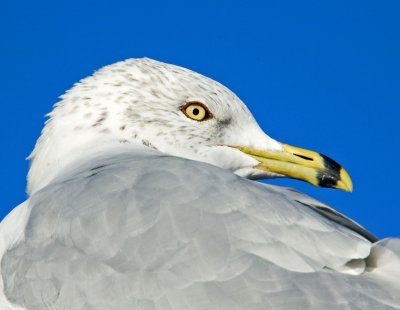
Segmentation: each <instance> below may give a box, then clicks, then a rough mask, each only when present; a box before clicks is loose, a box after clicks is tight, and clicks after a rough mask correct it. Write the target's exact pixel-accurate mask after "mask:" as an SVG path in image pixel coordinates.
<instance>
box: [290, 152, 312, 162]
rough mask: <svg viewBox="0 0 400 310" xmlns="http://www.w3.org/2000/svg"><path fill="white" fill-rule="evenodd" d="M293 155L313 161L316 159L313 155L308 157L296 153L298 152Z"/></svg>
mask: <svg viewBox="0 0 400 310" xmlns="http://www.w3.org/2000/svg"><path fill="white" fill-rule="evenodd" d="M293 155H296V156H297V157H300V158H303V159H305V160H311V161H313V160H314V159H312V158H311V157H307V156H304V155H300V154H296V153H294V154H293Z"/></svg>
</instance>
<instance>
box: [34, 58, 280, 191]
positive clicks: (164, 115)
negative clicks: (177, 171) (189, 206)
mask: <svg viewBox="0 0 400 310" xmlns="http://www.w3.org/2000/svg"><path fill="white" fill-rule="evenodd" d="M188 102H199V103H201V104H203V105H204V106H205V107H206V108H207V109H208V111H209V112H210V113H212V116H213V117H212V118H210V119H208V120H207V121H204V122H198V121H196V120H193V119H190V118H188V117H187V116H185V115H184V113H182V111H181V108H182V107H183V106H184V105H185V104H187V103H188ZM49 116H50V119H49V121H48V122H47V123H46V126H45V128H44V129H43V132H42V135H41V137H40V139H39V140H38V142H37V144H36V147H35V149H34V151H33V152H32V154H31V156H30V157H29V159H30V160H31V169H30V171H29V176H28V192H29V193H31V192H33V191H35V190H36V189H38V188H40V187H42V186H43V185H45V184H46V183H47V182H48V181H49V180H51V179H52V178H53V177H54V176H55V175H56V173H57V171H59V170H60V169H61V168H63V167H64V166H65V165H67V164H68V163H69V162H71V161H73V160H76V159H77V158H78V157H79V156H82V155H84V153H85V150H86V149H88V148H90V146H91V145H93V146H94V145H99V144H102V143H103V144H104V145H106V144H107V145H110V143H140V144H143V145H145V146H148V147H152V148H155V149H157V150H159V151H161V152H166V153H169V154H172V155H176V156H182V157H187V158H190V159H196V160H201V161H206V162H210V163H212V164H216V165H220V166H222V167H224V168H227V169H232V170H236V169H238V168H241V166H242V164H240V161H238V160H235V158H236V157H238V156H239V157H242V156H243V155H241V154H240V152H237V151H236V150H231V149H229V148H227V147H221V145H235V144H237V143H238V142H239V139H238V137H239V136H240V137H242V140H246V141H247V143H248V145H249V146H253V147H261V148H262V147H264V148H268V147H270V148H279V144H277V143H275V141H274V140H272V139H269V138H268V137H267V136H266V135H265V134H264V133H263V132H262V131H261V130H260V128H259V127H258V125H257V123H256V121H255V120H254V118H253V116H252V115H251V113H250V112H249V111H248V109H247V108H246V106H245V105H244V104H243V103H242V102H241V100H240V99H239V98H238V97H237V96H236V95H235V94H234V93H232V92H231V91H230V90H229V89H227V88H226V87H224V86H223V85H221V84H220V83H218V82H215V81H213V80H211V79H209V78H207V77H205V76H202V75H200V74H198V73H195V72H193V71H190V70H188V69H184V68H181V67H178V66H174V65H169V64H165V63H162V62H158V61H154V60H151V59H147V58H144V59H129V60H126V61H122V62H118V63H115V64H113V65H110V66H106V67H104V68H102V69H101V70H99V71H97V72H96V73H95V74H94V75H93V76H90V77H88V78H86V79H83V80H81V81H80V82H79V83H77V84H75V85H74V87H73V88H72V89H71V90H69V91H68V92H67V93H66V94H64V95H63V96H62V97H61V101H60V102H58V103H57V104H56V105H55V106H54V109H53V111H52V112H51V113H50V114H49ZM225 152H232V153H237V154H236V156H234V157H233V158H232V159H231V160H229V161H226V162H225V161H222V160H221V159H219V158H221V156H220V155H222V153H225ZM248 162H254V159H251V158H250V157H248V159H247V163H248Z"/></svg>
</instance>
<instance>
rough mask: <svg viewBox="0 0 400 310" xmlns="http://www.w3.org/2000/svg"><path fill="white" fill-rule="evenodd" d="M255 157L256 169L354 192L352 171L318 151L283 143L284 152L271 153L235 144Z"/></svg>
mask: <svg viewBox="0 0 400 310" xmlns="http://www.w3.org/2000/svg"><path fill="white" fill-rule="evenodd" d="M234 148H236V149H239V150H240V151H241V152H243V153H245V154H247V155H249V156H251V157H253V158H254V159H256V160H257V161H258V162H259V164H258V165H257V166H255V167H254V168H256V169H260V170H263V171H268V172H272V173H274V174H277V175H280V176H283V177H288V178H293V179H298V180H302V181H305V182H308V183H311V184H313V185H315V186H319V187H329V188H336V189H341V190H344V191H347V192H352V191H353V184H352V182H351V179H350V176H349V174H348V173H347V172H346V170H344V169H343V168H342V167H341V166H340V165H339V164H338V163H337V162H335V161H334V160H332V159H330V158H329V157H327V156H325V155H322V154H320V153H317V152H313V151H309V150H304V149H301V148H298V147H294V146H290V145H287V144H283V150H282V151H275V152H268V151H260V150H257V149H253V148H249V147H243V146H234Z"/></svg>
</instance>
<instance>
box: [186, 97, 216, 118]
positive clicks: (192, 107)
mask: <svg viewBox="0 0 400 310" xmlns="http://www.w3.org/2000/svg"><path fill="white" fill-rule="evenodd" d="M181 111H182V112H183V113H184V114H185V115H186V116H187V117H189V118H191V119H193V120H195V121H199V122H200V121H204V120H206V119H209V118H211V117H212V114H211V113H210V111H209V110H208V109H207V107H206V106H205V105H204V104H202V103H201V102H197V101H196V102H188V103H187V104H185V105H184V106H183V107H182V109H181Z"/></svg>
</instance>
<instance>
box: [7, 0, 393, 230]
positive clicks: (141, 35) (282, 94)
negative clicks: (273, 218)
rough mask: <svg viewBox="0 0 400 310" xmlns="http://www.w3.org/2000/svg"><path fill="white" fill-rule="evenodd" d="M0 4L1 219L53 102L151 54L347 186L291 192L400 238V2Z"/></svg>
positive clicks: (20, 188) (17, 196)
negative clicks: (200, 80) (209, 87)
mask: <svg viewBox="0 0 400 310" xmlns="http://www.w3.org/2000/svg"><path fill="white" fill-rule="evenodd" d="M1 6H2V7H1V8H0V12H1V13H0V15H1V16H0V29H1V30H0V31H1V37H2V40H1V50H0V53H1V57H0V65H1V68H2V72H1V73H2V74H1V76H0V81H1V83H0V84H1V85H0V89H1V97H0V98H1V99H0V100H1V106H2V110H3V113H4V114H3V117H2V122H1V125H0V126H1V129H2V130H1V135H2V137H1V139H2V141H3V150H2V152H1V153H0V154H1V162H2V164H3V168H2V178H1V179H0V182H1V186H0V187H1V191H0V195H1V196H0V197H1V200H2V204H1V207H0V218H3V217H4V216H5V215H6V214H7V213H8V212H9V211H10V210H11V209H12V208H13V207H14V206H16V205H17V204H19V203H21V202H22V201H23V200H24V199H25V198H26V195H25V184H26V182H25V176H26V173H27V169H28V163H27V162H26V161H25V160H24V159H25V158H26V157H27V156H28V155H29V153H30V151H31V150H32V148H33V146H34V143H35V141H36V139H37V137H38V136H39V133H40V130H41V128H42V125H43V122H44V120H45V118H44V117H43V116H44V115H45V114H46V113H47V112H49V111H50V110H51V106H52V105H53V104H54V103H55V102H57V97H58V96H59V95H61V94H62V93H63V92H64V91H65V90H67V89H69V88H70V87H71V86H72V85H73V83H74V82H76V81H78V80H79V79H81V78H83V77H85V76H87V75H90V74H91V73H92V72H93V71H94V70H96V69H98V68H100V67H102V66H103V65H106V64H110V63H113V62H116V61H119V60H123V59H126V58H132V57H143V56H147V57H151V58H155V59H157V60H161V61H165V62H169V63H174V64H177V65H181V66H184V67H187V68H190V69H193V70H195V71H198V72H200V73H203V74H205V75H207V76H210V77H212V78H214V79H216V80H218V81H220V82H221V83H223V84H225V85H226V86H228V87H229V88H230V89H232V90H233V91H234V92H235V93H237V94H238V95H239V97H241V98H242V100H243V101H244V102H245V103H246V104H247V105H248V107H249V108H250V110H251V111H252V112H253V114H254V115H255V117H256V119H257V120H258V121H259V123H260V125H261V127H262V128H263V129H264V130H265V131H266V132H267V134H269V135H270V136H272V137H273V138H275V139H277V140H280V141H283V142H286V143H289V144H292V145H296V146H301V147H304V148H309V149H313V150H316V151H319V152H322V153H324V154H326V155H329V156H330V157H332V158H334V159H335V160H337V161H338V162H340V163H341V164H342V165H343V166H344V167H345V168H346V169H347V170H348V172H349V173H350V175H351V176H352V178H353V182H354V187H355V190H354V193H352V194H349V193H345V192H339V191H334V190H326V189H325V190H324V189H317V188H313V187H312V186H310V185H308V184H305V183H302V182H298V181H292V180H278V181H273V182H272V183H274V184H279V185H285V186H291V187H295V188H297V189H299V190H301V191H303V192H306V193H307V194H309V195H311V196H313V197H315V198H317V199H319V200H322V201H324V202H326V203H328V204H330V205H331V206H333V207H335V208H336V209H338V210H340V211H341V212H343V213H344V214H346V215H348V216H350V217H352V218H353V219H355V220H356V221H358V222H359V223H361V224H362V225H363V226H365V227H366V228H368V229H369V230H370V231H372V232H373V233H375V234H376V235H377V236H378V237H386V236H394V235H397V236H399V235H400V226H399V224H398V223H399V218H400V203H399V201H398V199H397V193H398V192H399V189H398V187H399V184H398V180H399V177H400V176H399V175H400V164H399V159H398V157H399V154H400V141H399V139H398V136H399V132H400V131H399V122H400V119H399V117H400V113H399V112H400V92H399V89H400V74H399V72H400V57H399V55H400V40H399V38H400V19H399V18H398V14H399V11H400V2H399V1H395V0H393V1H365V0H364V1H259V2H256V1H217V2H214V1H196V2H192V3H191V2H189V1H180V2H178V1H170V2H167V1H154V2H146V3H145V2H144V1H141V2H138V1H121V0H113V1H101V0H97V1H76V0H70V1H29V2H28V1H25V3H22V2H19V1H7V3H2V4H1Z"/></svg>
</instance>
